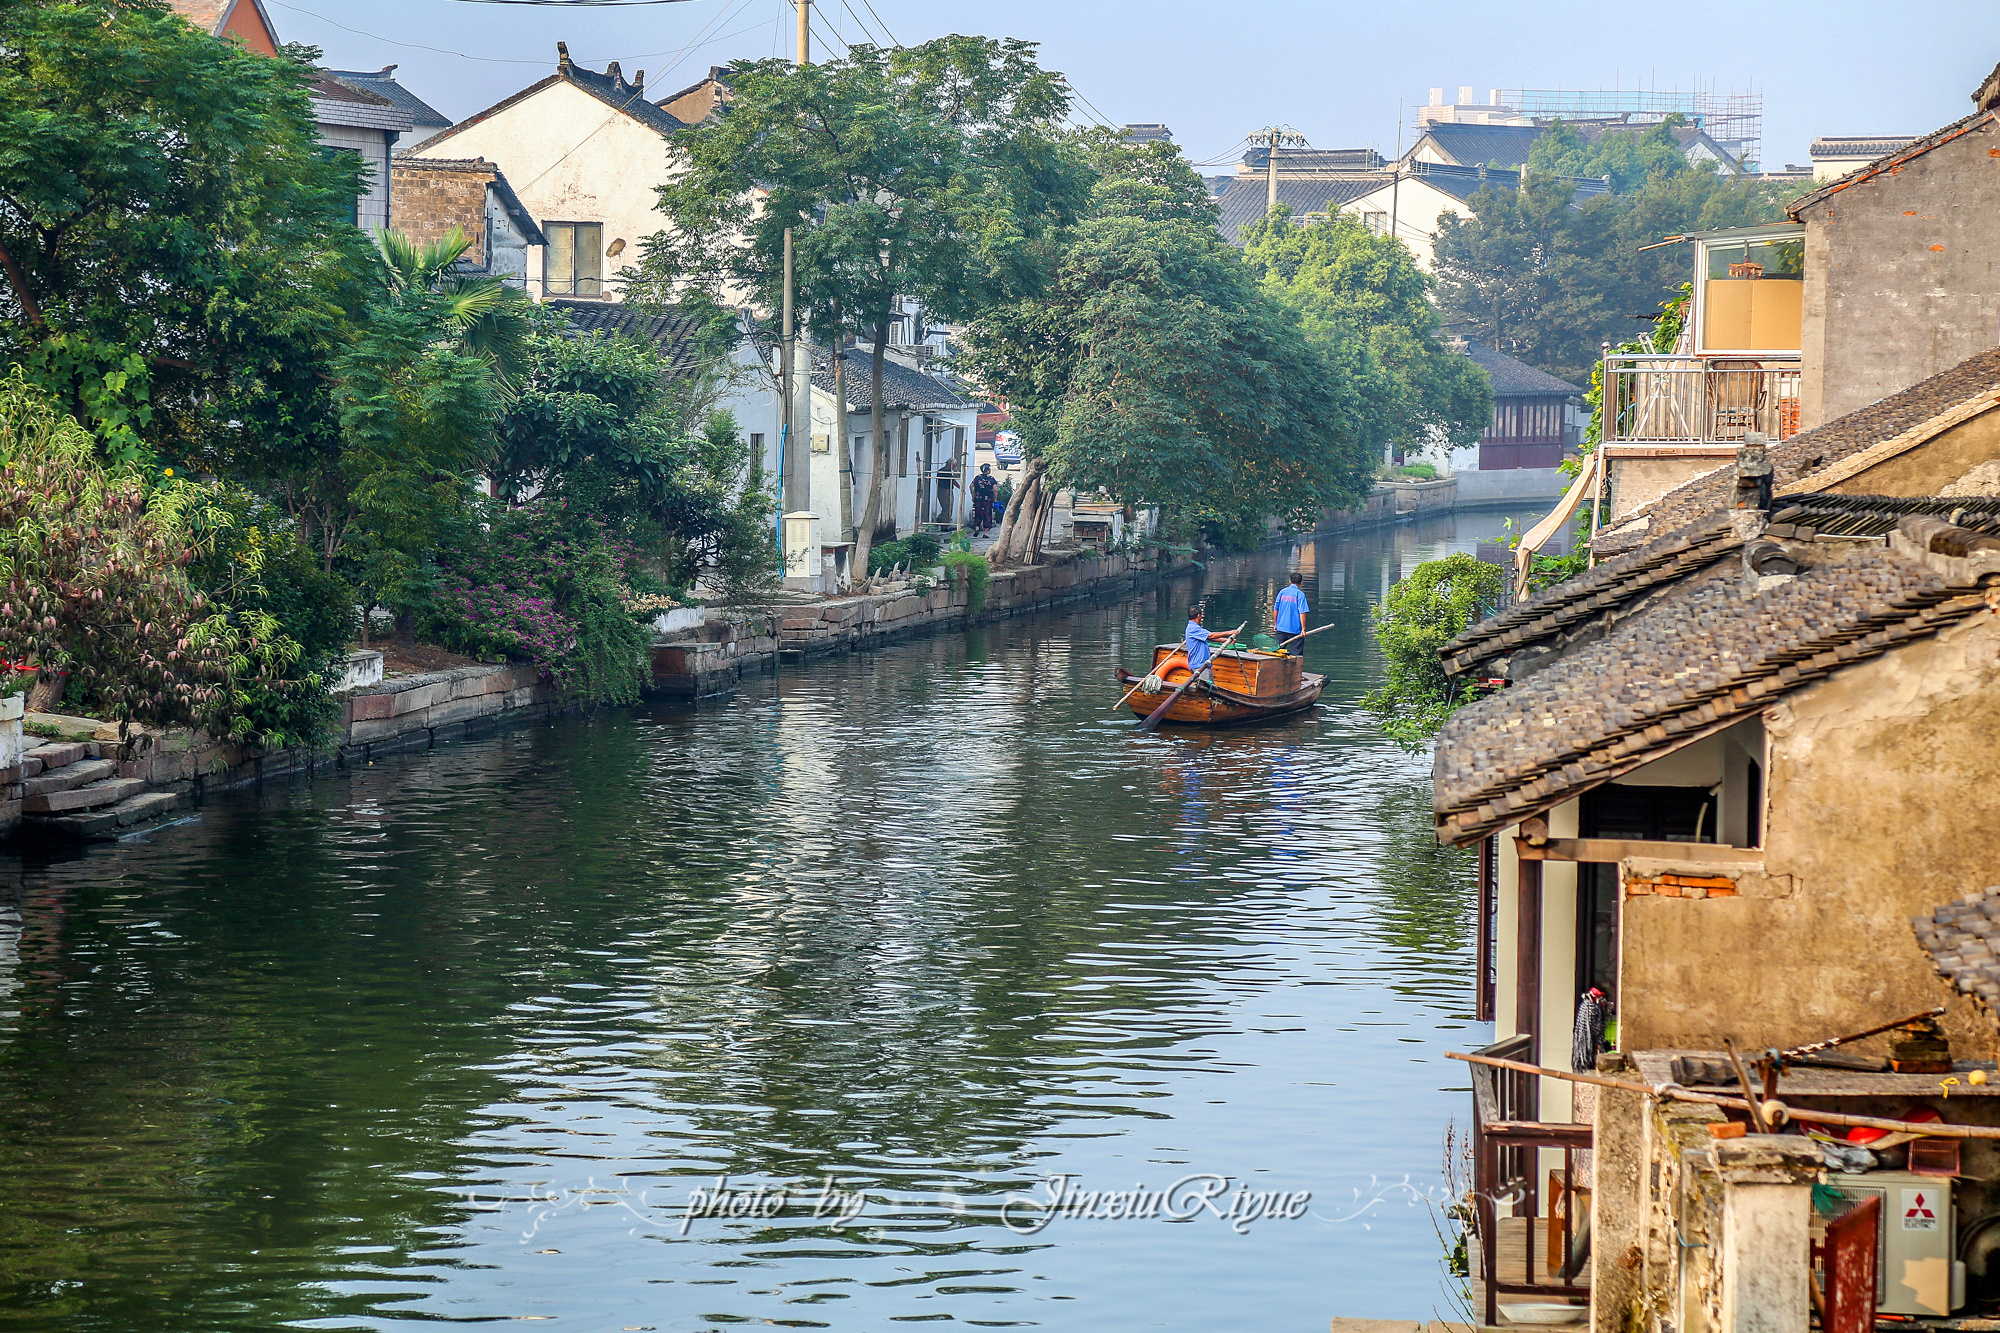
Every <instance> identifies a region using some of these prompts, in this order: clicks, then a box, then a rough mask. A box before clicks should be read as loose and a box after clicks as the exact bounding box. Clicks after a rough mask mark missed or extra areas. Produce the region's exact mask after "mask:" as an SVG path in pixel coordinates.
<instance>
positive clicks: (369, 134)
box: [308, 69, 411, 231]
mask: <svg viewBox="0 0 2000 1333" xmlns="http://www.w3.org/2000/svg"><path fill="white" fill-rule="evenodd" d="M308 87H309V88H310V89H311V91H312V107H313V119H314V120H315V121H317V122H318V125H319V139H320V142H321V143H323V144H325V145H326V146H327V147H329V148H340V149H345V150H347V151H348V152H350V153H353V154H354V155H355V156H357V157H359V158H360V159H361V162H362V166H363V174H362V185H363V188H362V191H361V193H360V194H359V195H358V196H356V198H355V200H354V225H355V226H357V227H359V228H361V229H362V230H363V231H380V230H382V229H383V228H384V227H387V226H388V225H389V158H390V156H391V154H392V153H393V152H394V151H395V146H396V140H398V139H399V138H401V137H402V136H403V135H405V134H407V133H409V130H410V121H411V117H410V113H409V112H408V111H406V110H404V109H403V108H402V107H400V106H397V105H396V104H395V103H394V102H392V101H390V100H389V99H388V98H387V97H384V96H383V95H382V94H381V93H378V92H375V91H373V90H372V89H368V88H364V87H362V86H361V85H360V84H358V83H351V82H349V81H348V80H346V79H343V78H342V77H340V76H339V75H338V74H335V73H333V72H332V71H330V70H323V69H322V70H315V71H313V76H312V80H311V82H310V83H309V84H308Z"/></svg>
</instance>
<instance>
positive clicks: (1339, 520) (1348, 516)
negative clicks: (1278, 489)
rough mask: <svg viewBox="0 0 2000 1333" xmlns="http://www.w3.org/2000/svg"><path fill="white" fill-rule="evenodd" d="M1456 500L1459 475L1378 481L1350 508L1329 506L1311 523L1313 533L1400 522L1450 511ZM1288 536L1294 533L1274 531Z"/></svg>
mask: <svg viewBox="0 0 2000 1333" xmlns="http://www.w3.org/2000/svg"><path fill="white" fill-rule="evenodd" d="M1457 504H1458V479H1457V478H1456V477H1446V478H1444V479H1442V480H1440V481H1378V482H1376V483H1375V489H1374V490H1373V491H1371V492H1369V494H1368V498H1367V499H1366V500H1363V501H1362V502H1361V503H1360V504H1358V505H1356V506H1355V507H1354V508H1352V509H1328V510H1324V511H1322V512H1321V514H1320V518H1319V522H1318V523H1315V524H1314V525H1313V534H1314V535H1315V536H1319V535H1324V534H1326V533H1329V532H1348V531H1351V530H1353V529H1355V528H1373V527H1379V526H1381V525H1382V524H1384V523H1400V522H1403V521H1404V520H1406V519H1412V518H1418V517H1421V516H1422V515H1425V514H1443V513H1449V512H1450V511H1451V510H1452V509H1453V508H1455V507H1456V506H1457ZM1277 535H1282V536H1283V537H1285V538H1286V539H1287V540H1289V539H1290V538H1291V537H1292V535H1293V534H1291V533H1289V532H1282V533H1280V532H1274V536H1277Z"/></svg>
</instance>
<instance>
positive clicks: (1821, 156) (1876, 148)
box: [1788, 134, 1917, 181]
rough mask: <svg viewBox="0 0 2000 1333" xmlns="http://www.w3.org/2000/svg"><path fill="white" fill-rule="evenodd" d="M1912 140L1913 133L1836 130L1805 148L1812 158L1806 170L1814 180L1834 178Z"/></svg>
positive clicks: (1914, 136) (1913, 138)
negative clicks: (1835, 133) (1851, 132)
mask: <svg viewBox="0 0 2000 1333" xmlns="http://www.w3.org/2000/svg"><path fill="white" fill-rule="evenodd" d="M1916 141H1917V136H1916V135H1914V134H1839V135H1831V136H1826V137H1822V138H1818V139H1814V140H1813V141H1812V147H1811V148H1809V149H1807V150H1806V151H1807V153H1808V155H1809V156H1811V158H1812V166H1811V167H1809V168H1807V170H1808V171H1810V172H1811V174H1812V178H1813V179H1814V180H1816V181H1830V180H1834V179H1837V178H1838V177H1841V176H1845V175H1846V174H1847V173H1848V172H1850V171H1853V170H1855V169H1857V168H1859V167H1865V166H1867V165H1868V164H1869V163H1870V162H1873V161H1875V160H1876V159H1878V158H1884V157H1887V156H1889V154H1891V153H1894V152H1899V151H1901V150H1902V149H1905V148H1908V147H1909V146H1910V145H1911V144H1913V143H1915V142H1916ZM1788 169H1789V170H1796V168H1788Z"/></svg>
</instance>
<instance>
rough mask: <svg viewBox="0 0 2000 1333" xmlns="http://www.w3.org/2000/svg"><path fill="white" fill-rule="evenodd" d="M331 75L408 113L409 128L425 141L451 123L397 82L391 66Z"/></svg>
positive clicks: (349, 70)
mask: <svg viewBox="0 0 2000 1333" xmlns="http://www.w3.org/2000/svg"><path fill="white" fill-rule="evenodd" d="M331 72H332V73H334V74H338V75H339V76H340V77H341V78H343V79H346V80H347V81H348V82H349V83H353V84H359V85H360V86H361V87H363V88H366V89H367V90H368V91H369V92H372V93H375V94H377V95H379V96H382V97H386V98H388V99H389V100H390V101H391V102H393V103H394V104H395V105H397V106H399V107H401V108H403V110H405V111H407V112H409V113H410V121H411V129H412V130H413V131H415V132H416V133H419V134H422V135H424V136H425V137H426V138H428V137H429V136H430V135H432V134H435V133H437V132H438V131H439V130H441V129H443V128H445V127H446V126H447V125H449V124H451V117H450V116H447V115H445V114H444V112H442V111H439V110H438V109H437V108H436V107H434V106H432V105H431V104H430V103H429V102H426V101H425V100H424V99H423V98H421V97H419V96H417V95H416V94H415V93H413V92H411V91H410V90H409V89H408V88H405V87H404V86H403V85H402V84H400V83H398V82H396V78H395V74H396V67H395V66H394V65H384V66H383V67H382V68H381V69H374V70H361V69H336V70H333V71H331Z"/></svg>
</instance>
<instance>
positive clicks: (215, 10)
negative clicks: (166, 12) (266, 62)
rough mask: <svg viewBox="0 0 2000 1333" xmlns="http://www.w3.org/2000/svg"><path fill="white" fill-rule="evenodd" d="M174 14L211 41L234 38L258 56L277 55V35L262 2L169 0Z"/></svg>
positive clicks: (255, 0)
mask: <svg viewBox="0 0 2000 1333" xmlns="http://www.w3.org/2000/svg"><path fill="white" fill-rule="evenodd" d="M172 4H173V11H174V13H176V14H179V15H180V16H181V17H182V18H184V19H186V20H187V21H188V22H189V23H192V24H193V25H194V26H195V27H197V28H200V29H201V30H202V31H203V32H205V33H207V34H208V35H209V36H211V37H217V38H233V39H235V40H236V41H239V42H241V43H243V45H245V46H246V47H248V48H249V49H251V50H252V51H255V52H256V53H257V54H258V55H260V56H274V55H276V54H278V32H277V29H276V28H273V27H272V26H271V16H270V15H269V14H266V13H265V12H264V6H263V3H262V0H172Z"/></svg>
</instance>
